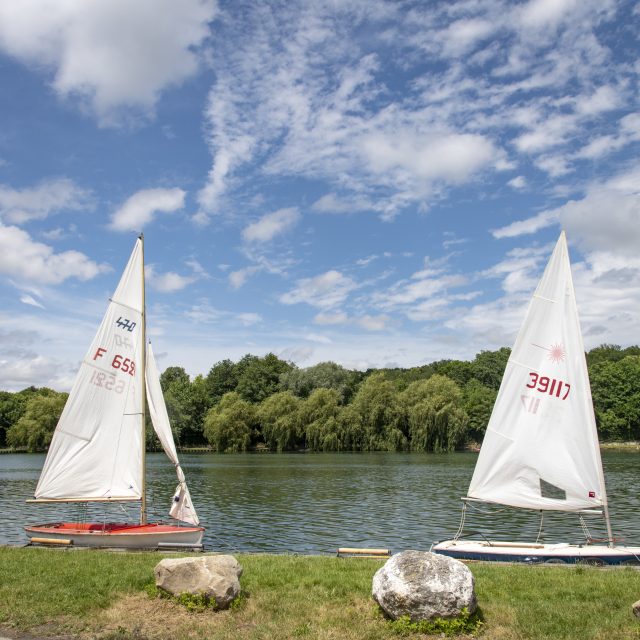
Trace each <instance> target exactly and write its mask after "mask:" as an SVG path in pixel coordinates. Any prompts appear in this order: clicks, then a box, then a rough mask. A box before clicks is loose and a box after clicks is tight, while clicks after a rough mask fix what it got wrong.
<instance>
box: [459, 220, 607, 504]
mask: <svg viewBox="0 0 640 640" xmlns="http://www.w3.org/2000/svg"><path fill="white" fill-rule="evenodd" d="M468 496H469V497H470V498H475V499H478V500H483V501H487V502H496V503H500V504H505V505H510V506H513V507H523V508H530V509H552V510H563V511H576V510H581V509H585V508H591V507H600V506H603V505H604V504H605V503H606V495H605V489H604V477H603V473H602V462H601V459H600V449H599V446H598V437H597V431H596V424H595V417H594V413H593V403H592V400H591V390H590V387H589V377H588V373H587V364H586V360H585V354H584V347H583V344H582V336H581V332H580V324H579V320H578V312H577V308H576V302H575V295H574V289H573V282H572V279H571V267H570V264H569V255H568V252H567V243H566V239H565V236H564V232H563V233H561V235H560V238H559V239H558V242H557V244H556V247H555V249H554V252H553V255H552V256H551V259H550V260H549V264H548V265H547V267H546V269H545V272H544V275H543V276H542V279H541V281H540V283H539V284H538V287H537V289H536V291H535V294H534V296H533V299H532V301H531V304H530V306H529V309H528V311H527V315H526V317H525V320H524V323H523V325H522V327H521V329H520V332H519V334H518V337H517V339H516V342H515V345H514V347H513V351H512V353H511V357H510V358H509V362H508V364H507V366H506V369H505V372H504V377H503V379H502V384H501V386H500V391H499V392H498V397H497V399H496V403H495V406H494V408H493V413H492V414H491V419H490V421H489V425H488V427H487V432H486V435H485V437H484V441H483V443H482V448H481V450H480V454H479V457H478V461H477V464H476V468H475V471H474V474H473V478H472V480H471V484H470V486H469V491H468Z"/></svg>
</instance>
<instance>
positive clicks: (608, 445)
mask: <svg viewBox="0 0 640 640" xmlns="http://www.w3.org/2000/svg"><path fill="white" fill-rule="evenodd" d="M600 449H601V450H602V451H640V442H601V443H600ZM178 451H179V453H216V452H215V451H214V450H213V448H212V447H203V446H199V447H181V448H179V449H178ZM479 451H480V445H479V444H477V443H475V442H471V443H468V444H467V445H465V446H464V447H463V448H462V449H459V450H457V452H458V453H460V452H462V453H465V452H466V453H469V452H471V453H478V452H479ZM161 452H162V450H161V449H147V453H161ZM12 453H46V451H45V450H43V451H32V452H29V451H27V450H26V449H10V448H7V449H0V455H1V454H7V455H9V454H12ZM243 453H271V454H277V453H278V452H277V451H269V449H267V448H266V447H255V448H253V449H251V450H250V451H246V452H243ZM280 453H310V451H309V450H306V449H302V450H297V451H282V452H280ZM313 453H323V452H322V451H316V452H313ZM330 453H396V452H389V451H378V452H374V451H332V452H330ZM398 453H411V452H406V451H405V452H398ZM416 453H417V452H416ZM454 453H455V452H454ZM225 455H233V454H225ZM429 455H433V454H429Z"/></svg>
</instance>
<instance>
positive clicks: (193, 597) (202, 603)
mask: <svg viewBox="0 0 640 640" xmlns="http://www.w3.org/2000/svg"><path fill="white" fill-rule="evenodd" d="M156 593H157V596H156V597H160V598H164V599H166V600H171V601H172V602H176V603H177V604H179V605H182V606H183V607H184V608H185V609H186V610H187V611H190V612H192V613H202V612H203V611H217V610H218V603H217V602H216V599H215V598H213V597H210V596H208V595H206V594H205V593H187V592H185V593H181V594H180V595H178V596H174V595H172V594H170V593H167V592H166V591H163V590H162V589H157V590H156Z"/></svg>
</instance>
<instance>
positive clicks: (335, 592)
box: [0, 547, 640, 640]
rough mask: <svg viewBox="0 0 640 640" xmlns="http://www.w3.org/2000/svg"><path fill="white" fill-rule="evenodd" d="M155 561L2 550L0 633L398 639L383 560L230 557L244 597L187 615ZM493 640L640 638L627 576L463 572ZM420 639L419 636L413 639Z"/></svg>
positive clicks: (151, 557) (535, 569)
mask: <svg viewBox="0 0 640 640" xmlns="http://www.w3.org/2000/svg"><path fill="white" fill-rule="evenodd" d="M162 557H163V555H162V554H158V553H109V552H101V551H78V550H57V549H56V550H53V549H35V548H7V547H3V548H0V635H2V632H3V631H4V632H6V633H7V634H12V635H16V634H18V635H19V634H20V633H31V634H33V635H39V636H46V635H57V636H65V635H66V636H72V637H83V638H87V639H88V638H99V639H101V640H106V639H110V640H116V639H118V640H125V639H137V640H142V639H146V638H148V639H152V638H154V639H155V638H158V639H165V638H166V639H169V638H171V639H177V640H180V639H181V638H194V639H195V638H234V639H238V640H243V639H258V638H264V639H267V638H269V639H274V640H280V639H284V638H310V639H311V638H322V639H327V640H329V639H336V638H347V639H353V640H355V639H361V638H367V639H371V640H375V639H378V638H380V639H384V638H397V637H398V632H397V631H396V630H394V628H393V627H392V626H391V625H390V624H389V623H388V622H387V621H385V620H384V619H383V618H382V617H381V616H380V615H379V614H378V613H377V611H376V607H375V606H374V603H373V601H372V600H371V597H370V590H371V579H372V576H373V574H374V572H375V571H376V569H377V568H378V567H379V566H381V565H382V561H378V560H365V559H339V558H332V557H319V556H314V557H309V556H286V555H282V556H274V555H242V554H241V555H238V556H237V557H238V559H239V560H240V562H241V564H242V565H243V567H244V575H243V577H242V580H241V582H242V588H243V590H244V591H245V592H246V594H247V596H246V598H244V599H243V600H242V601H241V602H240V604H239V606H237V607H234V608H233V609H232V610H229V611H224V612H217V613H214V612H209V611H207V612H201V613H190V612H188V611H186V610H185V609H184V608H183V607H181V606H180V605H177V604H175V603H174V602H172V601H169V600H166V599H160V598H157V597H152V595H151V594H152V592H153V573H152V571H153V567H154V566H155V564H156V563H157V562H159V560H160V559H161V558H162ZM470 567H471V570H472V571H473V573H474V575H475V578H476V591H477V594H478V600H479V603H480V607H481V610H482V615H483V617H484V626H483V628H482V631H481V636H482V637H484V638H491V639H494V638H495V639H505V640H513V639H516V638H539V639H543V638H544V639H550V638H575V639H576V640H578V639H579V640H584V639H585V638H589V639H601V640H605V639H606V640H616V639H629V638H640V623H639V622H638V621H637V620H636V619H635V618H633V616H632V614H631V610H630V607H631V604H632V603H633V602H635V601H636V600H638V599H640V572H639V571H638V570H635V569H632V568H626V569H615V570H613V569H612V570H607V569H597V568H588V567H541V566H532V567H528V566H505V565H490V564H473V565H470ZM413 637H422V636H415V635H414V636H413Z"/></svg>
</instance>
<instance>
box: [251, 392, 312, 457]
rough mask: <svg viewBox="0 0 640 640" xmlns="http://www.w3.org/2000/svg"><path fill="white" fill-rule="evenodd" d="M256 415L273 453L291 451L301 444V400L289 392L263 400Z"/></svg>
mask: <svg viewBox="0 0 640 640" xmlns="http://www.w3.org/2000/svg"><path fill="white" fill-rule="evenodd" d="M256 415H257V419H258V422H259V423H260V426H261V429H262V438H263V439H264V442H265V444H266V445H267V446H268V447H269V449H271V450H272V451H291V450H292V449H295V448H296V447H297V446H298V445H299V444H300V443H301V440H302V435H303V431H302V428H301V424H300V399H299V398H296V397H295V396H294V395H293V394H292V393H290V392H289V391H281V392H280V393H274V394H273V395H272V396H269V397H268V398H266V399H265V400H263V401H262V403H261V404H260V406H259V407H258V410H257V414H256Z"/></svg>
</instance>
